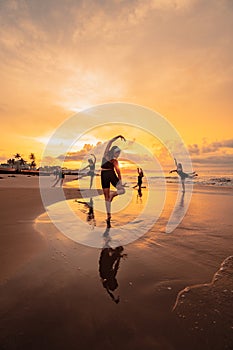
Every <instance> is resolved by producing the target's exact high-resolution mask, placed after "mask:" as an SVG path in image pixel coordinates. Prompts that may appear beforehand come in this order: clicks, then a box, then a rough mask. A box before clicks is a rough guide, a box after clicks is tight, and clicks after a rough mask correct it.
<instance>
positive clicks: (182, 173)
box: [170, 158, 198, 192]
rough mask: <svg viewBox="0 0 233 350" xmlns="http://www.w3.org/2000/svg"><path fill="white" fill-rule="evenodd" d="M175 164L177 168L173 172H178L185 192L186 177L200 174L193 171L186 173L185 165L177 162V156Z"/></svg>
mask: <svg viewBox="0 0 233 350" xmlns="http://www.w3.org/2000/svg"><path fill="white" fill-rule="evenodd" d="M174 161H175V164H176V169H174V170H171V171H170V174H171V173H174V172H176V173H177V174H178V175H179V177H180V180H181V184H182V188H183V192H185V179H193V178H194V177H195V176H198V174H197V173H196V172H195V171H193V172H192V173H184V172H183V167H182V164H181V163H177V161H176V158H174Z"/></svg>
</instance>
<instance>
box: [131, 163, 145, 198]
mask: <svg viewBox="0 0 233 350" xmlns="http://www.w3.org/2000/svg"><path fill="white" fill-rule="evenodd" d="M137 171H138V183H137V185H135V186H134V187H133V188H136V187H138V193H140V192H141V189H142V178H143V177H144V174H143V171H142V168H137Z"/></svg>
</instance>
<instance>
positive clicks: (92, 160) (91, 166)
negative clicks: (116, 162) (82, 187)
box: [77, 154, 96, 189]
mask: <svg viewBox="0 0 233 350" xmlns="http://www.w3.org/2000/svg"><path fill="white" fill-rule="evenodd" d="M90 156H92V157H93V158H89V159H88V163H89V164H88V165H87V166H85V168H83V169H81V170H79V172H82V171H83V170H86V169H87V168H89V169H90V170H89V171H88V172H87V173H84V174H80V175H78V178H77V179H78V180H79V179H82V178H83V177H85V176H90V189H91V188H92V184H93V179H94V176H95V163H96V156H95V155H94V154H90Z"/></svg>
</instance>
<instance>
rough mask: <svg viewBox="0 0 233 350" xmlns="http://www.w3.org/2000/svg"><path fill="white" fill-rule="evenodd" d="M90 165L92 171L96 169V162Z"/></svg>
mask: <svg viewBox="0 0 233 350" xmlns="http://www.w3.org/2000/svg"><path fill="white" fill-rule="evenodd" d="M89 167H90V170H92V171H94V170H95V164H94V163H93V164H90V165H89Z"/></svg>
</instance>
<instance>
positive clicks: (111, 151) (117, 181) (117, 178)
mask: <svg viewBox="0 0 233 350" xmlns="http://www.w3.org/2000/svg"><path fill="white" fill-rule="evenodd" d="M118 138H120V139H121V140H124V141H126V140H125V138H124V137H123V136H122V135H118V136H115V137H113V138H112V139H111V140H110V141H109V142H108V144H107V146H106V148H105V151H104V155H103V158H102V165H101V185H102V188H103V192H104V197H105V206H106V212H107V220H106V222H107V227H111V202H112V200H113V198H114V197H115V196H118V195H121V194H124V193H125V189H124V186H123V185H122V179H121V171H120V168H119V164H118V161H117V158H118V157H119V155H120V152H121V150H120V148H119V147H118V146H112V143H113V142H114V141H116V140H117V139H118ZM111 146H112V147H111ZM110 184H112V185H113V186H114V187H115V188H116V191H110Z"/></svg>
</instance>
